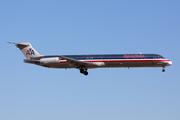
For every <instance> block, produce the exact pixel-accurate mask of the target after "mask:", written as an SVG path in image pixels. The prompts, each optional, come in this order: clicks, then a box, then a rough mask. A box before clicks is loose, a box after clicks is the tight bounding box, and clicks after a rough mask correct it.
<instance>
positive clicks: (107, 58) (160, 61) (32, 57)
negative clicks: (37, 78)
mask: <svg viewBox="0 0 180 120" xmlns="http://www.w3.org/2000/svg"><path fill="white" fill-rule="evenodd" d="M8 43H10V44H15V46H17V47H18V48H19V49H20V50H21V52H22V53H23V54H24V56H25V57H26V59H24V63H31V64H35V65H39V66H44V67H48V68H65V69H67V68H76V69H79V70H80V73H82V74H84V75H88V72H87V70H88V69H93V68H116V67H125V68H130V67H162V68H163V69H162V72H165V67H166V66H170V65H171V64H172V62H171V61H170V60H168V59H165V58H164V57H163V56H161V55H158V54H142V53H140V54H101V55H52V56H46V55H41V54H39V53H38V52H37V51H36V50H35V49H34V48H33V47H32V46H31V44H30V43H28V42H26V43H12V42H8Z"/></svg>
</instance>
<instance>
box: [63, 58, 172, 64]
mask: <svg viewBox="0 0 180 120" xmlns="http://www.w3.org/2000/svg"><path fill="white" fill-rule="evenodd" d="M82 61H84V62H170V60H167V59H126V60H124V59H117V60H82ZM60 63H66V60H61V61H60Z"/></svg>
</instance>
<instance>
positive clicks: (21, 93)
mask: <svg viewBox="0 0 180 120" xmlns="http://www.w3.org/2000/svg"><path fill="white" fill-rule="evenodd" d="M179 5H180V1H179V0H150V1H144V0H136V1H135V0H121V1H120V0H114V1H112V0H94V1H93V0H90V1H87V0H86V1H84V0H76V1H74V0H67V1H62V0H51V1H47V0H30V1H23V0H15V1H14V0H1V1H0V48H1V50H0V54H1V59H0V61H1V67H0V73H1V75H0V120H180V76H179V74H180V73H179V71H180V70H179V69H180V63H179V59H180V55H179V54H180V47H179V45H180V7H179ZM8 41H10V42H17V43H19V42H30V43H31V44H32V46H33V47H34V48H35V49H36V50H37V51H38V52H39V53H41V54H44V55H67V54H69V55H70V54H124V53H127V54H131V53H134V54H135V53H140V52H142V53H157V54H161V55H163V56H164V57H165V58H167V59H170V60H171V61H172V62H173V64H172V66H170V67H167V68H166V72H165V73H162V72H161V71H162V68H130V69H127V68H116V69H113V68H109V69H94V70H89V75H88V76H84V75H82V74H80V73H79V70H77V69H68V70H64V69H48V68H43V67H39V66H35V65H31V64H26V63H23V59H24V58H25V57H24V56H23V54H22V53H21V52H20V50H19V49H17V48H16V47H15V46H14V45H10V44H7V43H6V42H8Z"/></svg>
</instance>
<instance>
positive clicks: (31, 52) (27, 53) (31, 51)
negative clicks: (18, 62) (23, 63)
mask: <svg viewBox="0 0 180 120" xmlns="http://www.w3.org/2000/svg"><path fill="white" fill-rule="evenodd" d="M26 55H35V53H34V50H32V49H31V48H29V50H27V51H26Z"/></svg>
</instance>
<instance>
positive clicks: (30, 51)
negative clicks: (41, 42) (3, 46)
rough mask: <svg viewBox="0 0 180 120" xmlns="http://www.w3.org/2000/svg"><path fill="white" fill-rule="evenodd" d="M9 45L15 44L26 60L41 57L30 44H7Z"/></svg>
mask: <svg viewBox="0 0 180 120" xmlns="http://www.w3.org/2000/svg"><path fill="white" fill-rule="evenodd" d="M8 43H10V44H15V45H16V46H17V47H18V48H19V49H20V50H21V52H22V53H23V54H24V56H25V57H26V58H27V59H32V58H35V57H40V56H43V55H41V54H39V53H38V52H37V51H36V50H35V49H34V48H33V47H32V46H31V44H30V43H12V42H8Z"/></svg>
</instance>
